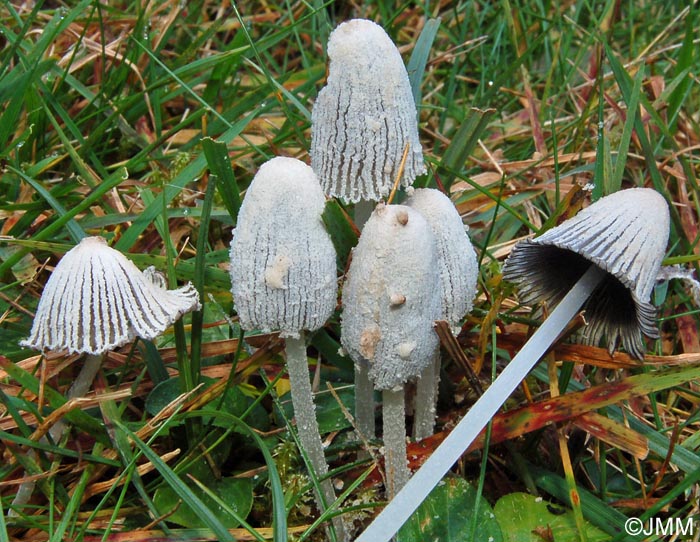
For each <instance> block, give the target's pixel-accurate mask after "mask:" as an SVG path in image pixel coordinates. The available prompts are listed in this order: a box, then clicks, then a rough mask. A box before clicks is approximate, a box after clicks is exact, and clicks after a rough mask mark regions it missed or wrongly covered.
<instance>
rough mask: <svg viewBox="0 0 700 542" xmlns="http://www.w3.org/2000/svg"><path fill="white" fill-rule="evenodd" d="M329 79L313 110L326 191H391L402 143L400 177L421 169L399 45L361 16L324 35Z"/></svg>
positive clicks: (316, 162)
mask: <svg viewBox="0 0 700 542" xmlns="http://www.w3.org/2000/svg"><path fill="white" fill-rule="evenodd" d="M328 57H329V59H330V65H329V67H328V82H327V84H326V86H325V87H324V88H323V89H322V90H321V92H320V93H319V95H318V98H317V99H316V103H315V104H314V108H313V112H312V115H311V165H312V167H313V168H314V171H316V173H317V175H318V177H319V179H320V180H321V184H322V186H323V189H324V191H325V192H326V194H327V195H329V196H335V197H338V198H340V199H342V200H345V201H348V202H352V203H355V202H358V201H360V200H371V201H379V200H381V199H383V198H385V197H386V196H388V195H389V192H390V190H391V188H392V186H393V184H394V181H395V179H396V177H397V176H398V174H399V170H400V167H399V166H400V164H401V160H402V157H403V154H404V149H405V147H406V145H408V146H409V150H408V156H407V159H406V162H405V166H404V169H403V178H402V185H403V186H410V185H411V184H413V181H414V179H415V178H416V176H417V175H421V174H423V173H425V165H424V164H423V151H422V148H421V144H420V141H419V139H418V124H417V117H416V106H415V104H414V102H413V95H412V94H411V85H410V82H409V80H408V74H407V73H406V68H405V66H404V64H403V60H402V59H401V55H400V54H399V51H398V49H397V48H396V46H395V45H394V43H393V42H392V41H391V38H390V37H389V36H388V35H387V33H386V32H385V31H384V29H383V28H382V27H381V26H379V25H378V24H376V23H374V22H372V21H368V20H365V19H353V20H351V21H346V22H344V23H342V24H340V25H339V26H338V27H337V28H336V29H335V30H334V31H333V32H332V33H331V36H330V38H329V40H328Z"/></svg>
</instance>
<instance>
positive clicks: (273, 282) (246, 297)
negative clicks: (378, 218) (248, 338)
mask: <svg viewBox="0 0 700 542" xmlns="http://www.w3.org/2000/svg"><path fill="white" fill-rule="evenodd" d="M324 206H325V198H324V196H323V191H322V190H321V187H320V185H319V183H318V179H317V178H316V175H315V174H314V172H313V170H312V169H311V168H310V167H309V166H307V165H306V164H304V163H303V162H301V161H299V160H297V159H295V158H285V157H277V158H273V159H272V160H269V161H268V162H266V163H265V164H263V165H262V166H261V167H260V170H259V171H258V173H257V174H256V175H255V178H254V179H253V181H252V182H251V184H250V187H249V188H248V191H247V193H246V197H245V199H244V200H243V204H242V205H241V208H240V211H239V214H238V223H237V226H236V229H235V230H234V234H233V240H232V241H231V267H230V274H231V286H232V288H231V291H232V293H233V299H234V302H235V305H236V311H237V312H238V316H239V318H240V324H241V327H242V328H243V329H246V330H250V329H260V330H263V331H281V332H282V335H283V336H290V337H296V336H298V335H299V332H300V331H303V330H308V331H313V330H316V329H318V328H320V327H321V326H322V325H323V324H324V323H325V322H326V320H327V319H328V317H329V316H330V315H331V314H332V312H333V310H334V308H335V304H336V296H337V283H336V256H335V249H334V248H333V243H332V242H331V239H330V236H329V235H328V233H327V232H326V229H325V227H324V225H323V221H322V218H321V215H322V213H323V209H324Z"/></svg>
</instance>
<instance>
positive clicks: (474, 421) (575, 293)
mask: <svg viewBox="0 0 700 542" xmlns="http://www.w3.org/2000/svg"><path fill="white" fill-rule="evenodd" d="M604 277H605V271H603V270H602V269H601V268H599V267H597V266H596V265H591V266H590V267H589V268H588V270H587V271H586V272H585V273H584V274H583V276H582V277H581V278H580V279H579V280H578V282H576V284H575V285H574V286H573V287H572V288H571V290H570V291H569V293H568V294H566V296H565V297H564V298H563V299H562V300H561V301H560V302H559V304H558V305H557V306H556V307H555V308H554V310H553V311H552V312H551V314H550V316H549V318H547V319H546V320H545V321H544V322H542V325H541V326H540V327H539V328H538V329H537V331H536V332H535V333H534V334H533V335H532V337H530V339H529V340H528V341H527V342H526V343H525V345H523V347H522V349H521V350H520V352H518V354H517V355H516V356H515V357H514V358H513V360H512V361H511V362H510V363H509V364H508V366H507V367H506V368H505V369H504V370H503V372H502V373H501V374H500V375H499V376H498V378H496V380H495V381H494V382H493V384H491V386H490V387H489V388H488V389H487V390H486V392H485V393H484V394H483V395H482V396H481V397H480V398H479V400H478V401H477V402H476V403H474V405H473V406H472V407H471V409H470V410H469V412H468V413H467V415H466V416H464V418H462V419H461V420H460V422H459V423H458V424H457V425H456V426H455V428H454V429H453V430H452V432H451V433H450V434H449V435H448V436H447V438H445V440H444V441H443V442H442V443H441V444H440V446H438V447H437V448H436V449H435V451H434V452H433V454H432V455H431V456H430V457H429V458H428V460H427V461H426V462H425V463H424V464H423V466H422V467H421V468H420V469H418V470H417V471H416V472H415V474H414V475H413V477H411V479H410V480H409V481H408V482H407V483H406V485H405V486H404V487H403V489H402V490H401V491H399V493H398V494H397V495H396V496H395V497H394V498H393V499H392V500H391V502H389V504H388V505H387V506H386V507H385V508H384V510H382V512H381V513H380V514H379V515H378V516H377V517H376V518H374V521H372V523H370V525H369V527H367V529H365V531H364V532H363V533H362V534H361V535H360V536H359V537H358V538H357V539H356V541H355V542H370V541H371V542H389V540H391V537H392V536H394V534H396V532H397V531H398V530H399V528H401V526H402V525H403V524H404V523H405V522H406V520H407V519H408V518H409V517H410V516H411V514H412V513H413V512H414V511H415V510H416V508H418V506H420V504H421V503H422V502H423V501H424V500H425V498H426V497H427V496H428V495H429V494H430V492H431V491H432V490H433V488H434V487H435V486H436V485H437V484H438V482H439V481H440V480H441V479H442V477H443V476H444V475H445V473H446V472H447V471H448V470H449V469H450V467H452V465H453V464H454V463H455V461H457V460H458V459H459V457H460V456H461V455H462V454H463V453H464V452H465V451H466V450H467V448H469V446H470V445H471V444H472V442H474V439H475V438H476V437H477V436H478V435H479V433H481V431H482V429H483V428H484V426H485V425H486V424H487V423H488V422H489V420H491V418H492V417H493V416H494V414H495V413H496V412H497V411H498V409H499V408H500V407H501V405H502V404H503V403H504V401H505V400H506V399H507V398H508V396H509V395H510V394H511V393H512V392H513V390H515V388H516V387H517V386H518V384H519V383H520V382H521V381H522V380H523V378H525V377H526V376H527V373H528V372H530V369H531V368H532V367H533V366H534V365H535V363H537V361H538V360H539V359H540V358H541V357H542V355H543V354H544V353H545V352H546V351H547V349H549V347H550V346H551V345H552V343H553V342H554V340H555V339H556V338H557V337H558V336H559V334H560V333H561V332H562V331H563V329H564V328H565V327H566V325H567V324H568V323H569V321H570V320H571V319H572V318H573V317H574V316H575V315H576V313H577V312H578V311H579V309H580V308H581V307H582V306H583V304H584V302H585V301H586V299H588V297H589V296H590V295H591V293H592V292H593V291H594V290H595V288H596V286H598V284H599V283H600V282H601V281H602V279H603V278H604Z"/></svg>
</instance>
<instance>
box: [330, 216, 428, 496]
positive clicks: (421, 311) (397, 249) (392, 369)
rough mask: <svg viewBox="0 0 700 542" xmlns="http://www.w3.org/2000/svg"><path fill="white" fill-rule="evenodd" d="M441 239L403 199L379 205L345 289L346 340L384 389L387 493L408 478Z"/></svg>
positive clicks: (357, 250)
mask: <svg viewBox="0 0 700 542" xmlns="http://www.w3.org/2000/svg"><path fill="white" fill-rule="evenodd" d="M436 258H437V254H436V249H435V239H434V237H433V234H432V232H431V230H430V226H429V225H428V223H427V222H426V220H425V219H424V218H423V217H422V216H421V215H420V214H419V213H418V212H417V211H415V210H413V209H411V208H410V207H406V206H403V205H383V204H379V205H378V206H377V209H376V210H375V211H374V213H372V216H370V218H369V220H368V221H367V224H366V225H365V228H364V230H363V231H362V235H361V236H360V241H359V243H358V245H357V247H356V248H355V251H354V253H353V259H352V263H351V265H350V269H349V270H348V277H347V280H346V282H345V285H344V287H343V318H342V325H341V341H342V344H343V347H344V348H345V350H346V351H347V352H348V353H349V354H350V356H351V358H352V359H353V361H354V363H355V370H356V371H361V372H364V373H366V374H368V376H369V378H370V380H371V381H372V382H373V383H374V386H375V387H376V388H377V389H379V390H382V392H383V419H384V424H383V425H384V451H385V452H384V453H385V458H386V472H387V482H388V488H387V489H388V494H389V496H390V497H391V496H393V495H394V494H396V492H397V491H398V490H399V489H400V488H401V486H402V485H403V484H404V483H405V481H406V479H407V478H408V475H409V472H408V467H407V465H406V421H405V415H404V384H405V383H406V381H407V380H409V379H412V378H416V377H417V376H418V375H419V374H421V372H422V371H424V370H425V368H426V366H427V365H428V364H429V363H430V361H431V359H432V355H433V352H434V351H435V349H436V348H437V344H438V339H437V335H436V334H435V331H434V330H433V322H434V321H435V320H436V319H437V318H438V317H439V314H440V290H439V284H438V282H439V276H438V272H437V269H436V267H435V265H434V262H435V260H436Z"/></svg>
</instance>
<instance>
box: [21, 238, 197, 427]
mask: <svg viewBox="0 0 700 542" xmlns="http://www.w3.org/2000/svg"><path fill="white" fill-rule="evenodd" d="M199 307H200V304H199V296H198V294H197V290H195V289H194V287H193V286H192V284H187V285H186V286H183V287H182V288H178V289H177V290H168V289H166V287H165V281H164V280H163V278H162V277H161V275H159V274H158V273H157V272H156V271H155V268H153V267H149V268H148V269H146V270H145V271H143V272H141V271H140V270H139V269H138V268H137V267H136V266H135V265H134V264H133V262H131V260H128V259H127V258H126V257H125V256H124V255H123V254H122V253H121V252H119V251H117V250H114V249H113V248H110V247H109V246H108V245H107V243H106V241H105V240H104V239H103V238H101V237H86V238H84V239H83V240H82V241H81V242H80V243H78V244H77V245H76V246H75V247H73V248H72V249H71V250H69V251H68V252H67V253H66V254H65V255H64V256H63V258H62V259H61V261H60V262H59V263H58V265H56V268H55V269H54V271H53V273H52V274H51V277H50V278H49V280H48V281H47V282H46V285H45V286H44V291H43V293H42V296H41V299H40V300H39V306H38V307H37V311H36V316H35V318H34V323H33V324H32V330H31V332H30V334H29V337H28V338H27V339H25V340H24V341H22V342H21V343H20V344H21V345H22V346H28V347H31V348H34V349H36V350H51V351H64V352H68V353H78V354H85V358H84V361H83V366H82V368H81V370H80V372H79V373H78V376H77V377H76V379H75V381H74V382H73V384H72V386H71V387H70V388H69V390H68V394H67V397H68V399H72V398H75V397H81V396H83V395H85V394H86V393H87V391H88V389H89V388H90V385H91V383H92V381H93V380H94V378H95V375H96V374H97V371H98V370H99V368H100V365H101V364H102V358H103V355H104V353H105V352H107V351H110V350H114V349H115V348H118V347H120V346H123V345H124V344H127V343H129V342H131V341H132V340H134V338H136V337H141V338H143V339H154V338H155V337H157V336H159V335H161V334H162V333H163V332H164V331H165V330H166V329H167V328H168V327H169V326H170V325H171V324H172V323H173V322H175V321H176V320H177V319H178V318H180V316H182V315H183V314H185V313H187V312H190V311H192V310H197V309H199ZM65 427H66V426H65V422H63V421H59V422H58V423H56V424H55V425H54V426H53V427H52V428H51V429H50V430H49V435H50V436H51V437H52V439H53V440H54V441H58V440H60V439H61V436H62V435H63V432H64V430H65Z"/></svg>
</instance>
